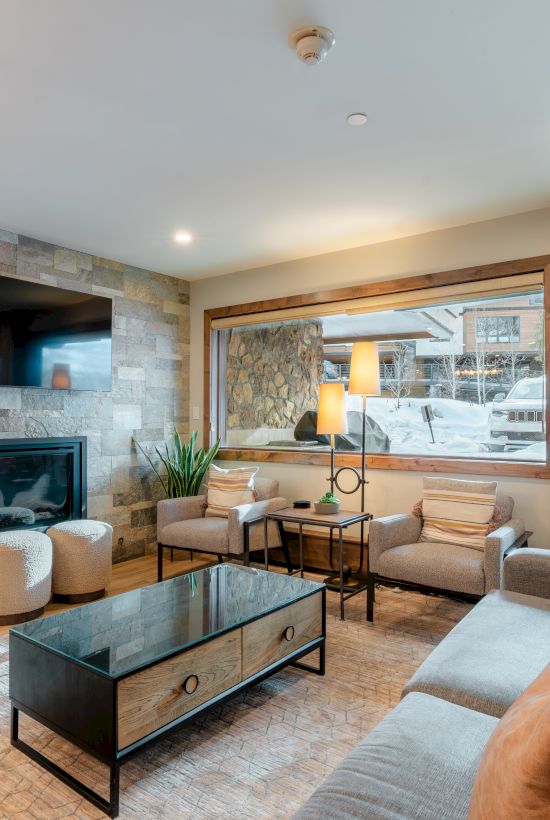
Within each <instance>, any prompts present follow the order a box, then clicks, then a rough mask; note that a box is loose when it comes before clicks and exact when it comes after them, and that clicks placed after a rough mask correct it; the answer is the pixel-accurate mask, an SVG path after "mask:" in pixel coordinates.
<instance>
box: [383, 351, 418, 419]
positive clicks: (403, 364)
mask: <svg viewBox="0 0 550 820" xmlns="http://www.w3.org/2000/svg"><path fill="white" fill-rule="evenodd" d="M411 389H412V379H411V378H410V366H409V359H408V356H407V348H406V347H405V346H404V345H399V347H397V348H396V349H395V350H394V351H393V355H392V378H391V379H389V380H388V390H389V391H390V393H391V394H392V396H393V397H394V398H395V399H396V407H397V409H399V407H400V406H401V400H402V399H404V398H406V397H407V396H410V394H411Z"/></svg>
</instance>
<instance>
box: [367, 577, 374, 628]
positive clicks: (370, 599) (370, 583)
mask: <svg viewBox="0 0 550 820" xmlns="http://www.w3.org/2000/svg"><path fill="white" fill-rule="evenodd" d="M367 621H370V622H371V623H372V622H373V621H374V573H372V572H368V573H367Z"/></svg>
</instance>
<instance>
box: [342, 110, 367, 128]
mask: <svg viewBox="0 0 550 820" xmlns="http://www.w3.org/2000/svg"><path fill="white" fill-rule="evenodd" d="M346 120H347V122H348V123H349V125H364V124H365V123H366V121H367V115H366V114H361V113H360V112H359V111H357V112H355V113H354V114H348V116H347V117H346Z"/></svg>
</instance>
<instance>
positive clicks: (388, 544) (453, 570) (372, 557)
mask: <svg viewBox="0 0 550 820" xmlns="http://www.w3.org/2000/svg"><path fill="white" fill-rule="evenodd" d="M497 505H498V506H499V507H500V508H501V510H502V511H503V513H504V523H503V524H502V525H501V526H500V527H499V528H498V529H497V530H494V532H492V533H490V534H489V535H488V536H487V537H486V539H485V544H484V548H483V549H474V548H470V547H463V546H457V545H456V544H446V543H439V542H433V543H432V542H429V541H419V540H418V539H419V538H420V533H421V530H422V519H420V518H418V517H416V516H414V515H389V516H386V517H384V518H375V519H374V520H373V521H371V523H370V527H369V551H368V560H369V563H368V571H367V572H368V585H367V596H368V598H367V620H369V621H372V620H373V619H374V608H373V604H374V594H375V592H374V589H375V584H376V583H390V584H399V585H400V586H407V587H411V588H413V589H419V590H422V591H432V592H439V593H450V594H453V593H455V594H458V595H465V596H469V597H474V598H481V597H482V596H483V595H485V594H486V593H487V592H489V590H491V589H499V588H500V585H501V574H502V565H503V561H504V556H505V554H506V553H507V552H508V551H509V550H510V549H511V548H512V547H515V546H519V545H520V544H524V543H526V535H525V525H524V523H523V521H522V520H521V519H519V518H512V512H513V509H514V500H513V498H511V497H510V496H499V497H497Z"/></svg>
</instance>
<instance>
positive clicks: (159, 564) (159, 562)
mask: <svg viewBox="0 0 550 820" xmlns="http://www.w3.org/2000/svg"><path fill="white" fill-rule="evenodd" d="M162 550H163V545H162V544H157V581H162Z"/></svg>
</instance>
